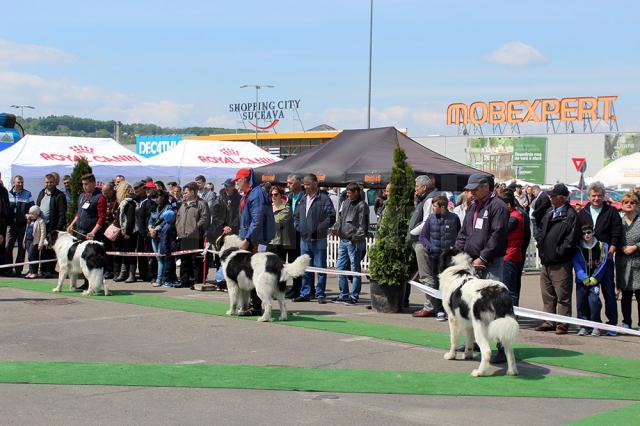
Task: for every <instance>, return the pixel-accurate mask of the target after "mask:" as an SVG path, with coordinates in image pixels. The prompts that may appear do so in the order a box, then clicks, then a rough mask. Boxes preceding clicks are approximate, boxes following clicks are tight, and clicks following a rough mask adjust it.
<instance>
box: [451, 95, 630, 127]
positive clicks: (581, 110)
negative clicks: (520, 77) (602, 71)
mask: <svg viewBox="0 0 640 426" xmlns="http://www.w3.org/2000/svg"><path fill="white" fill-rule="evenodd" d="M616 99H618V97H617V96H598V97H597V98H594V97H581V98H563V99H535V100H534V101H533V102H532V101H528V100H522V99H520V100H513V101H506V102H505V101H490V102H473V103H472V104H470V105H467V104H463V103H455V104H450V105H449V106H448V107H447V124H463V125H465V126H466V125H467V124H476V125H481V124H485V123H489V124H503V123H527V122H531V121H532V122H534V123H540V122H545V121H547V119H548V118H554V119H559V120H560V121H576V120H587V119H591V120H598V119H602V120H614V121H615V120H616V116H615V115H614V114H613V108H612V106H613V102H614V101H615V100H616Z"/></svg>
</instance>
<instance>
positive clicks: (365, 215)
mask: <svg viewBox="0 0 640 426" xmlns="http://www.w3.org/2000/svg"><path fill="white" fill-rule="evenodd" d="M339 219H340V220H339V222H338V224H339V228H338V235H339V236H340V238H341V239H343V240H347V241H351V242H352V243H359V242H364V240H365V239H366V238H367V232H368V231H369V205H368V204H367V203H366V202H364V201H363V200H362V198H359V199H357V200H356V201H351V200H349V199H346V200H345V201H343V202H342V204H341V205H340V216H339Z"/></svg>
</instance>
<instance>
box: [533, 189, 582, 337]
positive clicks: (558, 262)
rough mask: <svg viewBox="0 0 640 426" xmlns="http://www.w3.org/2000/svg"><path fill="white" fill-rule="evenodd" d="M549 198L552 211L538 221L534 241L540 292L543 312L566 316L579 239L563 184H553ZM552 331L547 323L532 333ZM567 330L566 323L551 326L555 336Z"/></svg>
mask: <svg viewBox="0 0 640 426" xmlns="http://www.w3.org/2000/svg"><path fill="white" fill-rule="evenodd" d="M549 196H550V198H551V206H552V209H550V210H549V211H548V212H547V213H546V214H545V215H544V217H543V218H542V223H541V233H540V237H539V239H538V240H537V242H538V253H539V255H540V262H541V263H542V270H541V271H540V290H541V292H542V303H543V305H544V308H543V310H544V312H549V313H552V314H555V313H557V314H558V315H565V316H569V317H570V316H571V293H572V283H573V255H574V253H575V251H576V247H577V245H578V240H579V238H580V227H579V225H578V214H577V213H576V211H575V210H574V209H573V207H571V204H569V201H568V199H569V190H568V189H567V187H566V186H565V185H564V184H562V183H558V184H556V185H555V186H554V187H553V189H551V191H549ZM556 311H557V312H556ZM553 329H554V326H553V324H552V323H550V322H547V321H545V322H543V323H542V324H540V325H539V326H538V327H536V331H549V330H553ZM567 330H568V325H567V324H558V325H557V326H556V327H555V331H556V334H567Z"/></svg>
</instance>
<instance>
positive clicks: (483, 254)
mask: <svg viewBox="0 0 640 426" xmlns="http://www.w3.org/2000/svg"><path fill="white" fill-rule="evenodd" d="M464 189H465V190H469V191H471V194H472V195H473V203H471V206H469V208H468V209H467V213H466V215H465V218H464V223H463V224H462V228H461V229H460V232H459V233H458V239H457V240H456V248H457V249H458V250H462V251H464V252H465V253H467V254H468V255H469V256H471V258H472V259H473V266H474V267H475V268H476V270H477V271H478V275H479V276H480V277H482V278H487V279H493V280H496V281H500V282H502V272H503V271H502V269H503V263H504V260H503V257H504V255H505V254H506V251H507V235H508V228H507V226H508V224H509V209H508V208H507V206H506V204H505V203H504V202H503V201H502V200H501V199H500V198H498V197H497V196H496V194H495V193H494V192H493V188H492V180H491V178H490V177H489V176H487V175H486V174H485V173H474V174H472V175H471V176H469V181H468V183H467V186H465V187H464Z"/></svg>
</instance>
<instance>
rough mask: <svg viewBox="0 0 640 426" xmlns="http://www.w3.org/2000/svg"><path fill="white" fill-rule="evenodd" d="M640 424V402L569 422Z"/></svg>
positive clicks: (596, 425) (610, 425) (586, 425)
mask: <svg viewBox="0 0 640 426" xmlns="http://www.w3.org/2000/svg"><path fill="white" fill-rule="evenodd" d="M637 424H640V404H632V405H628V406H626V407H622V408H616V409H615V410H611V411H606V412H604V413H600V414H596V415H595V416H590V417H586V418H584V419H581V420H577V421H575V422H571V423H569V425H571V426H601V425H607V426H630V425H637Z"/></svg>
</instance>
